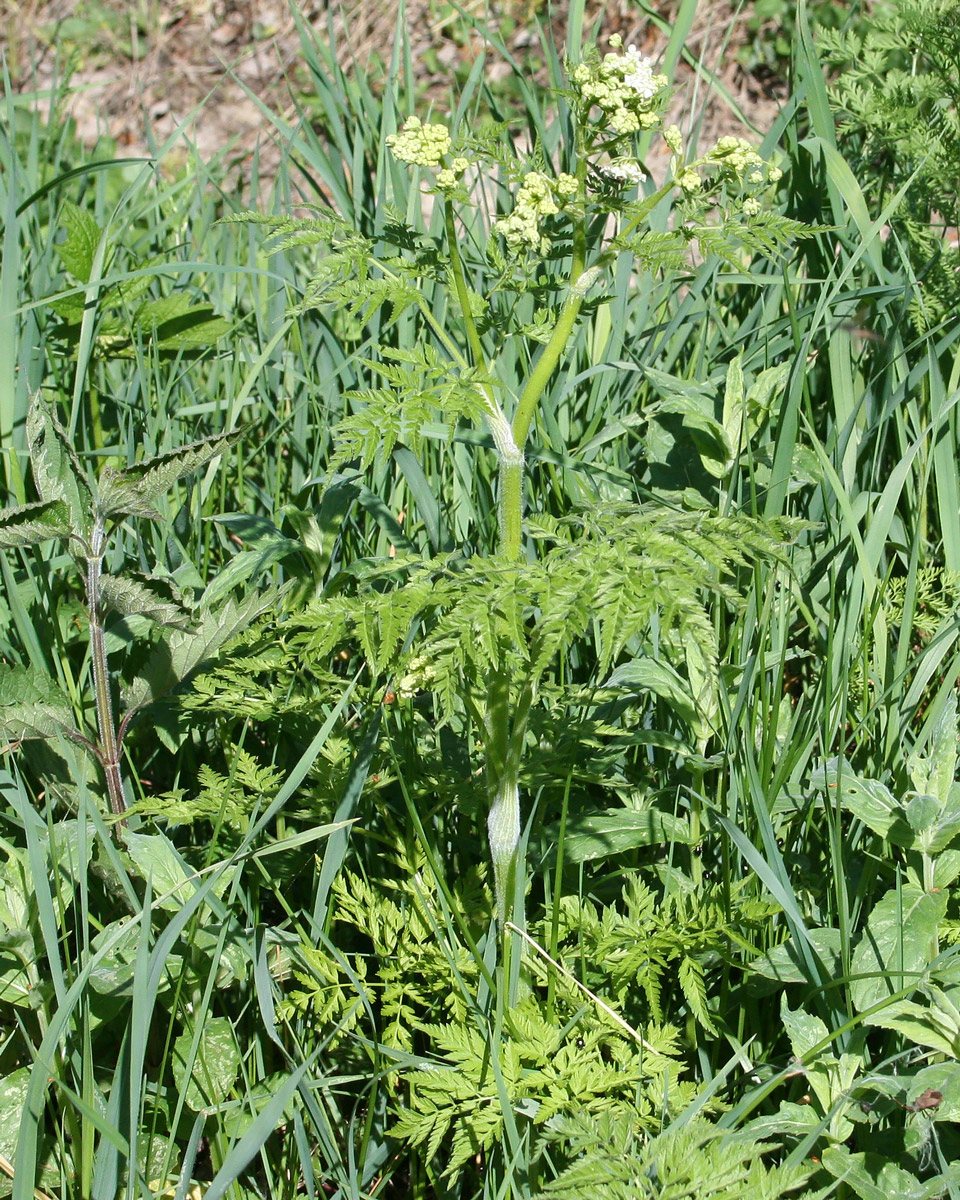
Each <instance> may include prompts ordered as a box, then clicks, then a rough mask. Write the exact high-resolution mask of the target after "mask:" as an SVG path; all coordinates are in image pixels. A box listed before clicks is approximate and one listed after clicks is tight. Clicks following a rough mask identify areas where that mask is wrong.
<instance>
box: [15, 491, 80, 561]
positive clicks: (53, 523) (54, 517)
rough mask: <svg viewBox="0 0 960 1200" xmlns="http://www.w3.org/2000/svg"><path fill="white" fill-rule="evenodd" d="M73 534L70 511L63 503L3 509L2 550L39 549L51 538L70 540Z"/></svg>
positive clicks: (45, 502) (24, 505)
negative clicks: (37, 547)
mask: <svg viewBox="0 0 960 1200" xmlns="http://www.w3.org/2000/svg"><path fill="white" fill-rule="evenodd" d="M72 532H73V529H72V526H71V522H70V509H69V508H68V507H67V505H66V504H65V503H64V502H63V501H62V500H44V501H41V502H40V503H38V504H20V505H18V506H17V507H16V508H0V548H2V549H4V550H9V549H12V548H13V547H16V546H35V545H37V544H38V543H39V542H48V541H50V539H51V538H65V537H69V536H70V534H71V533H72Z"/></svg>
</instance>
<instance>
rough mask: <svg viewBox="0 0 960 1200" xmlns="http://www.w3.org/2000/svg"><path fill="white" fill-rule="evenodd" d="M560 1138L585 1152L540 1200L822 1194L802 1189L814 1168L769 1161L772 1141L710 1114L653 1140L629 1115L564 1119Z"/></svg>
mask: <svg viewBox="0 0 960 1200" xmlns="http://www.w3.org/2000/svg"><path fill="white" fill-rule="evenodd" d="M552 1136H553V1137H555V1138H557V1137H560V1136H564V1137H567V1138H569V1139H570V1141H571V1143H572V1145H573V1146H574V1147H575V1148H576V1149H577V1150H578V1151H579V1156H578V1157H577V1158H576V1160H575V1161H574V1162H573V1163H572V1164H571V1165H570V1166H569V1167H567V1168H566V1169H565V1170H564V1171H563V1172H562V1174H561V1175H560V1176H559V1177H558V1178H557V1179H555V1180H552V1181H551V1182H550V1183H548V1184H547V1185H546V1187H545V1188H544V1189H543V1191H542V1192H539V1193H538V1200H548V1197H549V1198H551V1200H576V1198H577V1197H581V1196H584V1195H590V1194H593V1193H596V1194H599V1193H600V1192H602V1193H603V1194H604V1195H605V1196H611V1197H616V1198H617V1200H634V1198H635V1197H650V1200H655V1198H657V1197H661V1196H663V1197H665V1196H674V1195H678V1196H683V1195H687V1196H697V1197H701V1196H702V1197H704V1200H708V1198H710V1200H712V1198H714V1197H716V1200H720V1198H721V1197H722V1198H723V1200H733V1198H734V1197H735V1196H746V1195H749V1196H757V1197H763V1200H779V1198H780V1197H783V1196H794V1195H796V1196H800V1197H804V1196H809V1197H812V1196H814V1195H821V1194H822V1193H819V1192H809V1191H804V1192H800V1191H799V1189H800V1188H801V1187H802V1186H803V1184H804V1183H805V1182H806V1181H807V1179H808V1178H809V1176H810V1171H809V1170H806V1169H804V1168H803V1167H796V1166H774V1167H768V1166H767V1165H766V1164H765V1163H764V1161H763V1157H762V1155H763V1154H764V1152H767V1153H770V1152H771V1151H772V1150H773V1147H772V1146H771V1145H770V1143H764V1142H762V1141H758V1140H755V1139H751V1138H749V1137H745V1136H744V1135H743V1134H740V1133H731V1132H730V1131H724V1130H719V1129H717V1128H716V1127H715V1126H713V1125H711V1124H710V1123H709V1122H708V1121H705V1120H703V1118H694V1119H693V1120H691V1121H689V1122H687V1123H686V1124H684V1125H682V1126H678V1127H676V1128H673V1129H670V1130H668V1131H667V1132H665V1133H662V1134H660V1135H659V1136H658V1137H655V1138H651V1139H649V1140H645V1139H641V1138H639V1137H638V1136H637V1131H636V1128H635V1126H634V1125H633V1124H632V1123H631V1121H630V1120H629V1118H628V1116H627V1115H626V1114H624V1113H615V1114H612V1115H604V1116H600V1117H593V1116H586V1115H585V1116H575V1117H573V1118H569V1119H567V1120H566V1121H564V1122H557V1124H556V1126H555V1132H554V1133H553V1135H552Z"/></svg>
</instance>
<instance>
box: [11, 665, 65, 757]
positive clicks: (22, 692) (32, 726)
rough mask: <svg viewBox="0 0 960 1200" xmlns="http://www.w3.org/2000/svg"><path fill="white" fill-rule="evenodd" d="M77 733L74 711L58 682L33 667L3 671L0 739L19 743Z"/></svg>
mask: <svg viewBox="0 0 960 1200" xmlns="http://www.w3.org/2000/svg"><path fill="white" fill-rule="evenodd" d="M73 732H74V728H73V712H72V710H71V708H70V705H69V704H68V702H67V699H66V697H65V696H64V695H63V693H62V692H61V691H60V689H59V687H58V686H57V683H56V681H55V680H53V679H51V678H50V676H49V675H47V674H45V673H44V672H42V671H37V670H35V669H34V668H32V667H22V666H4V667H2V668H0V737H2V738H4V739H5V740H6V741H12V742H18V741H23V740H25V739H27V738H43V737H53V736H55V735H56V734H58V733H73Z"/></svg>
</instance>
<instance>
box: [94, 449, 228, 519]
mask: <svg viewBox="0 0 960 1200" xmlns="http://www.w3.org/2000/svg"><path fill="white" fill-rule="evenodd" d="M243 433H244V430H243V429H232V430H230V431H229V432H228V433H217V434H214V435H213V436H212V437H207V438H201V440H200V441H198V442H190V443H189V444H188V445H186V446H178V447H177V448H176V449H175V450H167V451H166V452H165V453H163V454H157V455H155V456H154V457H153V458H147V459H144V461H143V462H139V463H135V464H134V465H133V466H132V467H125V468H124V469H123V470H120V471H116V470H114V469H113V468H112V467H107V468H106V469H105V470H104V471H103V473H102V474H101V476H100V511H101V513H102V514H103V515H104V516H118V515H120V514H123V515H125V516H130V517H147V518H148V519H151V520H158V519H159V517H160V514H159V513H158V512H157V510H156V509H155V508H154V506H153V505H154V501H156V500H158V499H159V498H160V497H161V496H162V495H163V494H164V493H165V492H167V491H168V490H169V489H170V488H171V487H173V485H174V484H175V483H177V482H178V481H179V480H181V479H185V478H186V476H188V475H192V474H193V472H194V471H198V470H199V469H200V468H201V467H203V466H205V465H206V464H207V463H208V462H210V461H211V459H214V458H216V457H217V456H218V455H219V454H222V453H223V452H224V450H226V449H228V448H229V447H230V446H232V445H233V444H234V442H236V441H238V440H239V439H240V438H241V437H242V436H243Z"/></svg>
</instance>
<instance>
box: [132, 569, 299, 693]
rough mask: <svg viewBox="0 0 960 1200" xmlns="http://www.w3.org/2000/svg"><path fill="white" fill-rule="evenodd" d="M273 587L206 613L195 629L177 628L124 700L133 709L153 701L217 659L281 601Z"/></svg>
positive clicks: (153, 654)
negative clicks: (245, 630) (204, 665)
mask: <svg viewBox="0 0 960 1200" xmlns="http://www.w3.org/2000/svg"><path fill="white" fill-rule="evenodd" d="M278 596H279V592H278V591H277V590H276V589H273V590H271V591H268V592H263V593H256V592H255V593H253V594H252V595H250V596H247V597H246V598H245V599H244V600H242V601H239V602H237V601H234V600H228V601H227V602H226V604H224V605H223V607H222V608H218V609H217V610H216V612H209V611H207V612H203V613H202V614H201V615H200V616H199V617H198V619H197V622H196V625H195V626H194V627H193V628H192V629H188V630H187V629H185V630H180V629H177V630H174V631H173V632H172V633H171V634H169V635H168V636H167V637H165V638H164V639H163V641H162V642H161V643H160V644H159V645H158V646H157V647H156V649H155V650H154V652H153V653H152V654H151V655H150V658H149V659H148V660H147V662H146V665H145V666H144V668H143V671H142V672H141V674H140V676H139V677H138V678H137V679H136V680H135V681H134V682H133V683H132V684H131V685H130V686H129V687H128V688H125V689H124V693H123V700H124V703H125V704H126V706H127V708H128V709H129V710H130V711H135V710H136V709H138V708H142V707H143V706H144V705H145V704H152V703H154V702H156V701H157V700H159V699H160V698H161V697H162V696H165V695H166V694H167V693H168V692H171V691H172V690H173V689H174V688H175V687H177V686H178V685H179V684H181V683H183V682H185V681H186V679H187V678H188V677H189V676H190V675H191V674H192V673H193V672H194V671H196V670H197V668H198V667H199V666H201V664H203V663H205V662H207V661H208V660H209V659H211V658H213V657H214V656H215V655H216V654H217V653H218V651H219V650H220V648H221V647H222V646H224V645H225V644H226V643H227V642H228V641H230V639H231V638H234V637H236V636H237V634H239V633H242V632H243V630H244V629H246V628H247V626H248V625H250V624H251V622H253V621H255V620H256V619H257V617H259V616H261V615H262V614H263V613H265V612H268V611H269V610H270V609H272V608H274V607H275V606H276V604H277V600H278Z"/></svg>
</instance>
